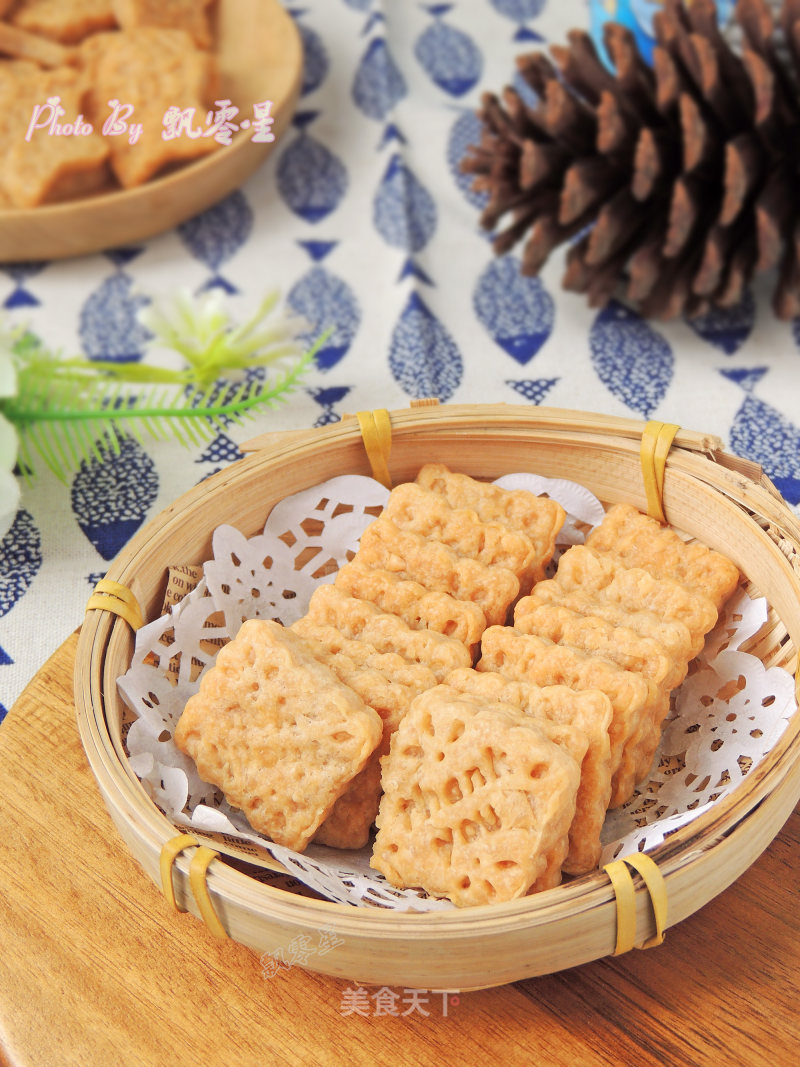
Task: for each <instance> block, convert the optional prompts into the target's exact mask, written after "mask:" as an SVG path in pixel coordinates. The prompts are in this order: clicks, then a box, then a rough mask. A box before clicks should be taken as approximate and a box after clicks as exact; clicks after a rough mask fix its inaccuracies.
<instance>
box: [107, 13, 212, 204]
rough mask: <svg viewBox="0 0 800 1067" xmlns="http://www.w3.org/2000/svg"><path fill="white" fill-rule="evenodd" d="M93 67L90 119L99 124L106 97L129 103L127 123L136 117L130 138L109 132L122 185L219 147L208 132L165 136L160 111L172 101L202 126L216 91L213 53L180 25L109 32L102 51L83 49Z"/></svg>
mask: <svg viewBox="0 0 800 1067" xmlns="http://www.w3.org/2000/svg"><path fill="white" fill-rule="evenodd" d="M87 54H89V55H90V57H91V62H92V63H93V64H94V69H95V72H96V81H95V84H94V88H93V94H92V99H93V102H94V104H93V112H92V113H93V121H94V122H95V124H99V125H100V126H102V124H103V122H104V121H105V119H106V118H107V117H108V115H109V108H108V101H109V100H112V99H116V100H119V101H120V102H121V103H123V104H130V105H132V106H133V112H132V114H131V115H130V117H129V119H128V122H129V123H137V122H138V123H141V124H142V133H141V136H140V138H139V140H138V141H137V142H136V143H135V144H130V143H129V140H128V138H127V137H126V136H125V135H118V136H109V137H108V141H109V144H110V149H111V165H112V168H113V170H114V173H115V175H116V177H117V179H118V181H119V182H120V184H121V185H122V186H123V187H125V188H131V187H133V186H137V185H141V184H142V183H143V182H145V181H147V180H148V179H150V178H152V177H154V176H155V175H157V174H158V173H160V172H161V171H163V170H164V168H165V167H167V166H171V165H173V164H178V163H186V162H190V161H191V160H194V159H198V158H200V157H202V156H205V155H208V154H209V153H210V152H214V151H216V150H217V149H220V148H222V146H221V145H219V144H218V143H217V142H216V141H215V140H214V139H213V137H203V136H199V137H190V136H189V135H188V134H187V133H182V134H181V135H180V136H177V137H174V138H172V139H170V140H164V138H163V137H162V131H163V130H164V125H163V119H164V113H165V112H166V111H167V109H168V108H169V107H173V106H177V107H179V108H180V109H181V110H182V111H183V110H185V109H187V108H193V109H194V120H193V123H192V126H193V128H194V129H198V130H200V129H203V128H204V124H205V119H206V116H207V113H208V111H209V110H210V109H211V108H212V105H213V101H214V96H215V94H216V91H217V83H218V70H217V64H216V60H215V58H214V57H213V56H212V55H211V54H210V53H208V52H203V51H199V50H198V49H196V48H195V47H194V43H193V42H192V40H191V38H190V37H189V35H188V34H187V33H185V32H184V31H183V30H163V29H157V28H154V27H150V26H145V27H142V28H141V29H137V30H130V31H128V32H126V33H116V34H110V35H108V37H107V39H106V44H105V47H104V48H103V51H102V54H100V55H99V56H98V55H97V54H96V53H87Z"/></svg>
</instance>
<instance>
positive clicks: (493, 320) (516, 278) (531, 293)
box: [472, 256, 555, 365]
mask: <svg viewBox="0 0 800 1067" xmlns="http://www.w3.org/2000/svg"><path fill="white" fill-rule="evenodd" d="M520 268H521V264H520V261H519V260H518V259H516V258H515V257H514V256H504V257H503V258H501V259H495V260H492V262H491V263H490V264H489V266H488V267H487V268H486V269H485V270H484V272H483V273H482V274H481V276H480V277H479V278H478V283H477V285H476V286H475V292H474V293H473V298H472V299H473V306H474V308H475V314H476V315H477V316H478V321H479V322H480V323H481V325H483V326H484V327H485V328H486V330H487V331H488V333H489V336H490V337H491V338H492V339H493V340H494V341H496V342H497V344H498V345H500V347H501V348H502V349H503V350H504V351H505V352H507V353H508V354H509V356H511V357H512V359H515V360H516V361H517V362H518V363H521V364H523V365H524V364H525V363H527V362H528V361H529V360H531V359H533V357H534V356H535V355H536V353H537V352H538V351H539V349H540V348H541V347H542V345H543V344H544V343H545V341H546V340H547V339H548V337H549V336H550V334H551V333H552V331H553V320H554V316H555V312H554V306H553V299H552V297H551V296H550V294H549V293H548V292H547V290H546V289H545V288H544V286H543V285H542V283H541V281H540V280H539V278H523V276H522V275H521V274H520Z"/></svg>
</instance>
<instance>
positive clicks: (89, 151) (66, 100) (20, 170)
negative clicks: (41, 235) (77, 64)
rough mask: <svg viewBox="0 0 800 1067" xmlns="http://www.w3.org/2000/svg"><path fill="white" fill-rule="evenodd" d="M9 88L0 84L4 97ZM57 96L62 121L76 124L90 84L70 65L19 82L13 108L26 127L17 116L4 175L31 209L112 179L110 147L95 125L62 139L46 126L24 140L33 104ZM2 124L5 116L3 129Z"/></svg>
mask: <svg viewBox="0 0 800 1067" xmlns="http://www.w3.org/2000/svg"><path fill="white" fill-rule="evenodd" d="M15 66H16V64H15ZM20 66H21V65H20ZM8 92H9V90H8V88H7V86H2V87H0V100H3V99H4V98H5V97H6V96H7V94H8ZM53 95H57V96H58V97H59V98H60V104H61V107H62V108H63V109H64V112H65V114H64V115H63V116H62V117H61V119H60V122H61V123H66V122H73V121H74V120H75V119H76V117H77V116H78V115H79V114H82V113H85V111H86V109H85V98H86V86H85V83H84V81H83V79H82V77H81V76H80V74H79V73H78V72H77V71H75V70H73V69H71V68H57V69H55V70H47V71H44V70H40V71H38V72H37V73H36V74H29V73H25V74H22V75H21V77H20V78H19V80H18V84H17V92H16V96H15V98H14V109H15V110H16V112H17V114H18V115H21V116H24V118H23V122H22V124H21V125H15V124H14V120H13V119H12V122H11V130H10V132H11V135H12V136H11V137H9V147H7V149H6V153H5V157H4V161H3V173H2V184H3V189H4V191H5V193H6V195H7V196H8V198H9V199H10V200H11V202H12V203H13V204H14V205H15V206H16V207H20V208H31V207H36V206H38V205H39V204H44V203H55V202H58V201H62V200H69V199H72V198H74V197H78V196H83V195H88V194H90V193H93V192H96V191H97V190H98V189H101V188H102V187H103V186H105V185H107V184H108V183H109V181H110V174H109V170H108V158H109V149H108V145H107V144H106V141H105V138H103V137H102V136H101V135H100V133H99V132H98V131H97V130H96V129H95V130H94V131H93V132H92V133H91V134H89V135H87V136H82V135H80V136H60V137H59V136H51V135H50V134H48V133H47V131H46V130H44V129H41V130H37V131H34V132H33V134H32V135H31V139H30V140H29V141H27V140H25V133H26V130H27V125H28V123H29V122H30V119H31V116H32V114H33V109H34V107H35V106H36V105H39V104H43V103H44V102H45V101H46V100H47V99H48V97H51V96H53ZM3 125H4V119H3V118H2V117H0V129H2V127H3Z"/></svg>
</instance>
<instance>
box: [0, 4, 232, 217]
mask: <svg viewBox="0 0 800 1067" xmlns="http://www.w3.org/2000/svg"><path fill="white" fill-rule="evenodd" d="M210 6H211V0H157V2H156V0H0V140H1V141H2V143H3V145H4V156H3V162H2V164H0V209H2V208H8V207H13V208H32V207H36V206H38V205H40V204H49V203H55V202H60V201H64V200H73V199H76V198H79V197H83V196H87V195H90V194H92V193H96V192H98V191H100V190H105V189H109V188H115V187H116V188H120V187H122V188H126V189H129V188H132V187H134V186H138V185H141V184H142V183H143V182H145V181H147V180H149V179H150V178H152V177H154V176H156V175H158V174H161V173H163V172H164V171H165V170H166V169H167V168H169V167H174V166H176V165H179V164H182V163H186V162H189V161H191V160H195V159H197V158H199V157H201V156H205V155H207V154H208V153H210V152H213V151H215V150H216V149H218V148H219V147H220V146H219V144H218V143H217V141H216V140H215V139H214V138H213V137H208V136H202V135H198V133H199V131H202V127H203V123H204V121H205V119H206V117H207V115H208V114H209V110H210V109H211V111H213V107H214V100H215V97H216V96H217V95H218V90H219V71H218V66H217V60H216V57H215V55H214V54H213V51H212V48H213V39H212V25H211V20H210V17H209V12H210ZM56 98H57V103H56V106H57V108H58V109H60V110H59V111H57V112H56V111H54V110H53V107H51V106H50V104H49V101H53V100H55V99H56ZM172 107H177V108H179V109H180V110H181V111H184V110H185V111H186V112H187V114H189V113H191V114H192V115H194V116H195V118H194V122H193V123H191V125H192V128H193V133H192V135H189V134H188V133H187V132H185V131H184V132H183V134H182V135H180V136H174V137H168V138H167V139H165V138H164V137H162V132H164V124H163V120H164V116H165V114H166V112H167V110H168V109H169V108H172ZM112 120H115V121H112Z"/></svg>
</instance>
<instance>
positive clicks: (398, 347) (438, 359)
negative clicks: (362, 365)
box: [389, 293, 464, 401]
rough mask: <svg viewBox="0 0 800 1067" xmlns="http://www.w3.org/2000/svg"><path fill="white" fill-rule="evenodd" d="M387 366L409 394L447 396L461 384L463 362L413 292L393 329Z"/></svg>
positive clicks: (441, 329) (443, 330)
mask: <svg viewBox="0 0 800 1067" xmlns="http://www.w3.org/2000/svg"><path fill="white" fill-rule="evenodd" d="M389 368H390V370H391V372H392V376H393V377H394V380H395V381H396V382H397V384H398V385H399V386H400V387H401V389H403V390H404V391H405V392H406V393H408V395H409V396H413V397H417V398H418V397H429V396H430V397H436V398H437V399H439V400H442V401H445V400H449V399H450V397H451V396H452V395H453V393H454V392H455V391H456V389H457V388H458V387H459V385H460V384H461V379H462V377H463V374H464V364H463V362H462V359H461V353H460V352H459V350H458V346H457V345H456V343H455V341H454V340H453V338H452V337H451V336H450V334H449V333H448V332H447V330H446V329H445V327H444V326H443V325H442V324H441V322H440V321H439V320H438V319H437V318H436V316H435V315H434V314H433V312H432V311H430V309H429V308H428V307H427V305H426V304H425V303H424V302H423V301H422V299H421V297H420V296H419V295H418V294H417V293H412V294H411V296H410V297H409V300H408V303H407V304H406V307H405V310H404V311H403V313H402V315H401V316H400V319H399V320H398V323H397V325H396V326H395V328H394V332H393V333H392V339H391V342H390V346H389Z"/></svg>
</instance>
